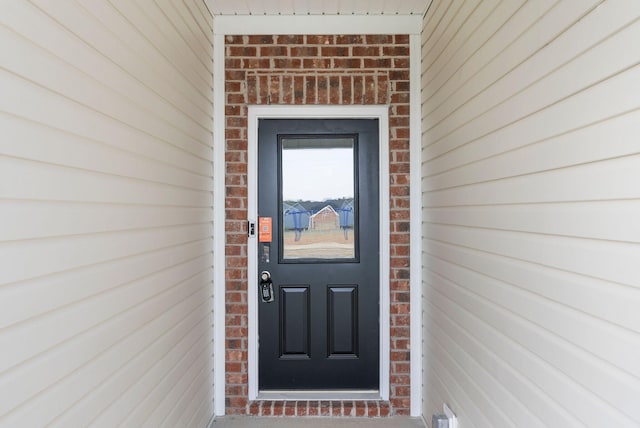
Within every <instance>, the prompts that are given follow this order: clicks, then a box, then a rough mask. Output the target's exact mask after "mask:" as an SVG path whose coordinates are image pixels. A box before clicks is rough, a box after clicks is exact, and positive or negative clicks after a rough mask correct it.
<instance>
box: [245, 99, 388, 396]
mask: <svg viewBox="0 0 640 428" xmlns="http://www.w3.org/2000/svg"><path fill="white" fill-rule="evenodd" d="M260 119H378V142H379V143H378V150H379V165H378V167H379V180H380V183H379V184H380V194H379V198H380V200H379V210H380V225H379V228H380V229H379V232H380V260H379V262H380V271H379V278H380V279H379V280H380V284H379V290H380V338H379V340H380V347H379V348H380V363H379V364H380V367H379V373H380V384H379V397H378V398H379V399H382V400H388V399H389V369H390V346H391V344H390V320H389V316H390V313H389V311H390V290H389V269H390V266H389V257H390V243H389V232H390V222H389V209H390V206H389V107H388V106H386V105H382V106H377V105H376V106H283V105H273V106H262V105H258V106H249V107H248V124H247V126H248V129H247V137H248V147H247V217H248V219H247V220H248V221H249V222H253V223H254V224H255V223H257V220H258V122H259V120H260ZM247 253H248V254H247V258H248V260H247V275H248V284H247V286H248V290H249V292H248V297H247V300H248V301H247V305H248V314H247V318H248V326H247V328H248V338H247V340H248V343H247V347H248V349H247V351H248V388H249V390H248V399H249V400H250V401H251V400H256V399H258V398H259V397H258V394H259V390H258V312H257V311H258V293H256V292H254V291H256V290H257V289H258V288H257V287H258V256H257V255H258V238H257V234H256V235H254V236H250V237H249V238H248V242H247ZM291 395H292V394H288V397H290V396H291ZM323 395H324V396H325V397H326V396H327V394H326V393H324V394H323ZM338 395H339V394H336V399H338V398H342V396H343V394H342V395H340V397H338ZM308 396H309V393H308V392H305V393H300V398H301V399H304V398H308ZM329 396H331V395H330V394H329ZM366 398H367V399H373V398H372V397H370V396H367V397H366Z"/></svg>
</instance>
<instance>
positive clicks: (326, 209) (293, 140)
mask: <svg viewBox="0 0 640 428" xmlns="http://www.w3.org/2000/svg"><path fill="white" fill-rule="evenodd" d="M280 149H281V153H280V159H281V161H280V164H281V169H280V171H281V180H280V186H281V188H280V191H281V192H280V195H281V199H280V216H281V218H280V221H281V223H280V224H281V225H282V227H281V229H280V230H282V236H281V246H280V248H281V249H282V251H281V254H280V258H281V260H282V261H283V262H287V261H288V262H296V261H298V262H302V261H304V262H308V261H314V260H315V261H323V260H332V261H334V260H345V261H350V260H351V261H354V260H356V258H357V245H356V243H357V239H356V238H357V237H356V236H355V235H356V234H357V230H358V228H357V213H356V207H357V201H356V196H357V195H356V192H355V185H354V183H355V182H357V181H356V173H357V171H356V168H355V165H356V141H355V137H354V136H320V137H319V136H313V137H307V136H291V137H281V139H280Z"/></svg>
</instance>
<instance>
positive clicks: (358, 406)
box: [247, 400, 392, 418]
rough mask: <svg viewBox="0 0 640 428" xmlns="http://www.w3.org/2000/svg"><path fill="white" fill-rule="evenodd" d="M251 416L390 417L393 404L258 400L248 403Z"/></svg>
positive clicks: (248, 411)
mask: <svg viewBox="0 0 640 428" xmlns="http://www.w3.org/2000/svg"><path fill="white" fill-rule="evenodd" d="M247 414H248V415H251V416H324V417H327V416H332V417H368V418H378V417H388V416H392V411H391V405H390V404H389V402H388V401H382V400H368V401H359V400H331V401H328V400H327V401H321V400H297V401H294V400H289V401H287V400H275V401H272V400H257V401H252V402H250V403H249V404H248V405H247Z"/></svg>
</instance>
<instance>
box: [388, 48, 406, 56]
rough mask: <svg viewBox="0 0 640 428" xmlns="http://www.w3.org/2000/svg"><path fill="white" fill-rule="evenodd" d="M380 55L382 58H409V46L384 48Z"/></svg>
mask: <svg viewBox="0 0 640 428" xmlns="http://www.w3.org/2000/svg"><path fill="white" fill-rule="evenodd" d="M382 54H383V55H384V56H409V46H384V47H383V48H382Z"/></svg>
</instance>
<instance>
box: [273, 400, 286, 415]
mask: <svg viewBox="0 0 640 428" xmlns="http://www.w3.org/2000/svg"><path fill="white" fill-rule="evenodd" d="M283 414H284V402H283V401H274V403H273V416H282V415H283Z"/></svg>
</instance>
